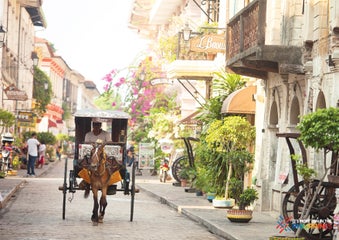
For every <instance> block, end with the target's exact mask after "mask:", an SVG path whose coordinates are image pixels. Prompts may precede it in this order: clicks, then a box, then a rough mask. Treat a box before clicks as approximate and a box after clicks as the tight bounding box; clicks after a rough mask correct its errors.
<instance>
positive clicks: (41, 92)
mask: <svg viewBox="0 0 339 240" xmlns="http://www.w3.org/2000/svg"><path fill="white" fill-rule="evenodd" d="M45 83H47V84H48V88H47V90H45V88H44V86H45ZM33 97H34V98H35V113H36V114H37V115H39V116H40V115H42V114H43V113H45V112H46V107H47V105H48V104H49V103H50V102H51V99H52V84H51V82H50V80H49V77H48V76H47V75H46V74H45V73H44V72H43V71H41V70H40V69H39V68H38V67H34V85H33Z"/></svg>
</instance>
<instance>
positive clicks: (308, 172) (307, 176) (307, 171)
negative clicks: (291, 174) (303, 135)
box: [291, 155, 317, 183]
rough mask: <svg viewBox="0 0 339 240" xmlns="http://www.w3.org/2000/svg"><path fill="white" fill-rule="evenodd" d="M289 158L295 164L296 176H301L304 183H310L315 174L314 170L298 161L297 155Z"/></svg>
mask: <svg viewBox="0 0 339 240" xmlns="http://www.w3.org/2000/svg"><path fill="white" fill-rule="evenodd" d="M291 157H292V160H293V161H295V162H296V169H297V172H298V174H299V175H300V176H302V178H303V179H304V181H305V182H308V183H309V182H311V181H312V179H314V177H315V176H316V174H317V172H316V171H315V170H314V169H312V168H309V167H308V165H307V164H306V163H303V162H302V161H301V160H300V156H299V155H292V156H291Z"/></svg>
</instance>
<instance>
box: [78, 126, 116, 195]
mask: <svg viewBox="0 0 339 240" xmlns="http://www.w3.org/2000/svg"><path fill="white" fill-rule="evenodd" d="M101 126H102V123H101V122H100V121H99V120H97V119H93V120H92V131H90V132H88V133H86V135H85V143H97V144H102V143H106V142H109V141H111V135H110V133H109V132H107V131H105V130H103V129H102V128H101ZM78 176H79V177H81V178H82V179H83V180H82V181H81V182H80V184H79V189H81V190H85V194H84V197H85V198H87V197H88V196H89V192H90V177H89V173H88V170H87V169H86V168H82V169H81V170H80V171H79V173H78ZM119 181H121V176H120V173H119V171H117V172H115V173H113V174H112V176H111V182H112V184H113V183H115V182H119Z"/></svg>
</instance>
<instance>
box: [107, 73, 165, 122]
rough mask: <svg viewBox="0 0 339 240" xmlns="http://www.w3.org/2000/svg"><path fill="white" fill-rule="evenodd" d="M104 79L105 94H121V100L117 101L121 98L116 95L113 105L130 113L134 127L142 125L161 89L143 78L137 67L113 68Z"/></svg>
mask: <svg viewBox="0 0 339 240" xmlns="http://www.w3.org/2000/svg"><path fill="white" fill-rule="evenodd" d="M138 70H139V72H138ZM146 75H147V74H146ZM102 80H103V81H105V85H104V93H103V95H104V96H106V97H107V96H113V95H115V96H120V98H121V100H120V101H117V100H118V99H119V98H118V97H115V98H113V102H112V104H111V105H112V107H113V108H114V109H120V110H124V111H126V112H129V113H130V115H131V117H132V119H131V121H130V125H131V126H132V127H134V126H137V125H140V123H142V122H143V121H144V117H145V116H148V115H149V114H150V109H151V107H152V103H153V101H154V99H155V98H156V95H157V93H158V92H159V90H161V89H160V88H159V87H155V86H152V85H151V84H150V82H149V80H147V78H145V79H141V77H140V69H137V68H134V69H133V68H128V69H120V70H118V69H113V70H112V71H111V72H109V73H108V74H106V75H105V76H104V77H103V78H102Z"/></svg>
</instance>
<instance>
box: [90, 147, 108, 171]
mask: <svg viewBox="0 0 339 240" xmlns="http://www.w3.org/2000/svg"><path fill="white" fill-rule="evenodd" d="M99 148H100V145H99V144H96V145H95V146H94V149H95V151H94V153H93V154H92V155H91V159H93V157H96V159H97V161H96V163H95V164H94V163H93V162H91V164H90V168H91V169H93V171H94V172H96V171H97V170H98V167H99V165H100V164H102V165H103V170H102V172H101V173H99V176H102V175H103V174H104V173H105V171H106V164H105V163H106V154H105V152H104V150H103V149H102V154H103V160H102V161H101V163H100V156H99V153H98V152H99ZM90 173H91V171H90Z"/></svg>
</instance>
